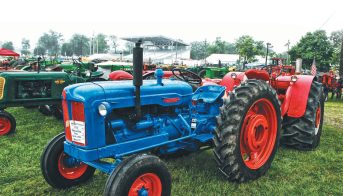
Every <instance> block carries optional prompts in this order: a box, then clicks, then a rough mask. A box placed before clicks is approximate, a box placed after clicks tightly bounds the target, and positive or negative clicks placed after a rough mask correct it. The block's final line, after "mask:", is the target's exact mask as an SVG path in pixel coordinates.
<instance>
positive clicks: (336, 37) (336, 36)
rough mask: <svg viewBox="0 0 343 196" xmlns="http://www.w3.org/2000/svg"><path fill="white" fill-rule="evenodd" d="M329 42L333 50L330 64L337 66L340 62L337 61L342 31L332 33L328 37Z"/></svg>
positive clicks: (342, 37) (342, 39)
mask: <svg viewBox="0 0 343 196" xmlns="http://www.w3.org/2000/svg"><path fill="white" fill-rule="evenodd" d="M330 41H331V43H332V45H333V48H334V53H333V55H332V63H333V64H335V65H337V64H338V63H339V62H340V60H339V59H340V54H341V43H342V41H343V30H340V31H334V32H332V33H331V35H330Z"/></svg>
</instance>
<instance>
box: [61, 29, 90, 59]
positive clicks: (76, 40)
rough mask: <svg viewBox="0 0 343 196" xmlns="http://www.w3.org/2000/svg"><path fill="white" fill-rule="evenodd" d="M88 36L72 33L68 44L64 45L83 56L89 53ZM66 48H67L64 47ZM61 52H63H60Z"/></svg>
mask: <svg viewBox="0 0 343 196" xmlns="http://www.w3.org/2000/svg"><path fill="white" fill-rule="evenodd" d="M89 41H90V40H89V38H88V37H87V36H85V35H81V34H74V35H73V36H72V38H71V39H70V42H69V45H65V47H67V46H68V47H71V49H72V53H73V54H74V55H77V56H83V55H88V54H89ZM65 49H68V48H65ZM65 52H67V51H65ZM62 54H63V53H62Z"/></svg>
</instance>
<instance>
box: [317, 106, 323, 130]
mask: <svg viewBox="0 0 343 196" xmlns="http://www.w3.org/2000/svg"><path fill="white" fill-rule="evenodd" d="M321 115H322V113H321V108H320V105H318V108H317V111H316V128H319V125H320V118H321Z"/></svg>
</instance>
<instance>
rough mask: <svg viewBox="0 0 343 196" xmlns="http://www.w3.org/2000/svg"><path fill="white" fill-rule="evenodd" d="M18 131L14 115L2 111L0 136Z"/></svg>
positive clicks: (0, 114) (0, 112)
mask: <svg viewBox="0 0 343 196" xmlns="http://www.w3.org/2000/svg"><path fill="white" fill-rule="evenodd" d="M15 129H16V120H15V118H14V117H13V116H12V114H10V113H8V112H6V111H4V110H0V136H2V135H8V134H11V133H14V131H15Z"/></svg>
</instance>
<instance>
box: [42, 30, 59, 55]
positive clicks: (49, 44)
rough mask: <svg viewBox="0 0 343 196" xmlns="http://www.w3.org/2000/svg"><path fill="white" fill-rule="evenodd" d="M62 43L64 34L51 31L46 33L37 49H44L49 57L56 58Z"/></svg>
mask: <svg viewBox="0 0 343 196" xmlns="http://www.w3.org/2000/svg"><path fill="white" fill-rule="evenodd" d="M61 41H62V34H60V33H57V32H55V31H52V30H50V31H49V32H48V33H44V34H43V35H42V36H41V37H40V38H39V39H38V44H37V48H38V49H40V52H41V49H42V48H44V51H47V52H48V54H49V55H51V56H56V55H58V54H59V51H60V42H61Z"/></svg>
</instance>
